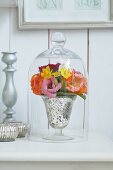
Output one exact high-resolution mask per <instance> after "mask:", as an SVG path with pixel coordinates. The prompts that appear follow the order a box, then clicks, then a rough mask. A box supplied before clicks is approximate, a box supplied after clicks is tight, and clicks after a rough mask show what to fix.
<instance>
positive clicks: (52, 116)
mask: <svg viewBox="0 0 113 170" xmlns="http://www.w3.org/2000/svg"><path fill="white" fill-rule="evenodd" d="M42 99H43V101H44V103H45V107H46V112H47V118H48V124H49V125H50V126H51V127H52V128H54V129H55V134H54V135H50V136H46V137H44V138H46V139H49V140H56V141H63V140H71V139H72V138H70V137H68V136H65V135H64V134H63V133H62V129H63V128H65V127H66V126H67V125H68V124H69V120H70V116H71V112H72V107H73V101H74V100H75V99H76V96H58V97H55V98H48V97H47V96H43V97H42Z"/></svg>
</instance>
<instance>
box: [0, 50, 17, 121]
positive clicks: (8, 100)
mask: <svg viewBox="0 0 113 170" xmlns="http://www.w3.org/2000/svg"><path fill="white" fill-rule="evenodd" d="M2 54H3V57H2V61H3V62H4V63H5V64H6V65H7V67H6V68H5V69H4V70H3V71H4V72H5V74H6V82H5V86H4V89H3V93H2V100H3V103H4V105H5V106H6V107H7V109H6V110H5V111H4V113H5V114H6V117H5V118H4V120H3V122H15V119H14V117H13V114H15V111H14V110H13V109H12V107H13V106H14V105H15V104H16V101H17V92H16V88H15V85H14V80H13V75H14V72H15V71H16V69H15V68H14V67H13V66H12V65H13V64H14V63H15V62H16V61H17V57H16V55H15V54H16V52H2Z"/></svg>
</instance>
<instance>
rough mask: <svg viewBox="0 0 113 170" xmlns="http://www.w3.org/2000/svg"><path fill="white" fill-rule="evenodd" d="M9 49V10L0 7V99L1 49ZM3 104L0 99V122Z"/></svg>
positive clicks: (0, 80) (1, 78) (1, 76)
mask: <svg viewBox="0 0 113 170" xmlns="http://www.w3.org/2000/svg"><path fill="white" fill-rule="evenodd" d="M8 50H9V10H8V9H3V8H0V99H1V95H2V90H3V86H4V81H5V75H4V73H3V72H2V70H3V68H4V67H5V64H3V63H2V61H1V57H2V54H1V52H2V51H8ZM4 109H5V108H4V106H3V105H2V101H1V100H0V122H1V120H2V117H3V114H2V110H4Z"/></svg>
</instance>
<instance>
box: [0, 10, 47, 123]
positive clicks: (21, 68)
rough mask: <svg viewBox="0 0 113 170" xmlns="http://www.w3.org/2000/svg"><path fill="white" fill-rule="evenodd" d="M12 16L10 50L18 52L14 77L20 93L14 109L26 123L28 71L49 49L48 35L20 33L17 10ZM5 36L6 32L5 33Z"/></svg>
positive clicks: (30, 32) (17, 115)
mask: <svg viewBox="0 0 113 170" xmlns="http://www.w3.org/2000/svg"><path fill="white" fill-rule="evenodd" d="M4 12H5V11H4ZM10 14H11V16H10V17H11V18H10V27H11V28H10V29H11V32H10V50H11V51H17V58H18V60H17V62H16V64H15V67H16V69H17V72H16V73H15V75H14V81H15V86H16V89H17V93H18V100H17V103H16V105H15V107H14V109H15V111H16V115H15V116H16V119H17V120H21V121H26V120H27V87H28V70H29V67H30V65H31V63H32V62H33V60H34V58H35V57H36V56H37V55H38V54H39V53H40V52H42V51H43V50H44V49H47V48H48V34H47V30H45V31H41V30H40V31H39V30H38V31H36V30H35V31H18V26H17V25H18V24H17V10H16V8H12V10H11V13H10ZM6 28H7V25H5V29H6ZM8 29H9V28H8ZM3 35H4V36H5V32H4V33H3ZM6 35H7V32H6ZM7 41H8V40H7ZM6 45H7V43H6ZM4 47H5V42H4ZM4 50H5V49H3V51H4ZM7 50H8V49H7ZM2 74H3V73H2ZM2 84H4V82H2ZM1 90H2V89H1ZM3 110H4V107H3V104H1V113H3Z"/></svg>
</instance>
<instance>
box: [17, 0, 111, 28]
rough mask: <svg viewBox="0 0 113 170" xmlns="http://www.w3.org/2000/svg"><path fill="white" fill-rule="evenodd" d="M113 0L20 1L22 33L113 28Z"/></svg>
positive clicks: (19, 12) (19, 10)
mask: <svg viewBox="0 0 113 170" xmlns="http://www.w3.org/2000/svg"><path fill="white" fill-rule="evenodd" d="M112 6H113V0H69V1H68V0H32V1H31V0H19V2H18V8H19V9H18V14H19V15H18V16H19V28H20V29H76V28H92V27H112V26H113V21H112Z"/></svg>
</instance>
